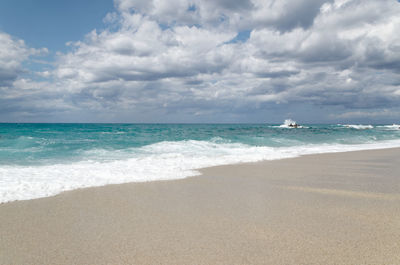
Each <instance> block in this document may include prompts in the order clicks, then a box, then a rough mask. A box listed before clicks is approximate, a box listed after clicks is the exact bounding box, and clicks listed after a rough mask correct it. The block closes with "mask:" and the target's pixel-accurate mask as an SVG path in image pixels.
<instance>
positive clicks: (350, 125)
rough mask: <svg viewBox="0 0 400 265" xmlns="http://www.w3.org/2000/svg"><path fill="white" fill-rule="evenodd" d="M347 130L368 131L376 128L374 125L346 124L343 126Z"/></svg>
mask: <svg viewBox="0 0 400 265" xmlns="http://www.w3.org/2000/svg"><path fill="white" fill-rule="evenodd" d="M342 126H344V127H346V128H351V129H356V130H366V129H373V128H374V126H372V125H362V124H344V125H342Z"/></svg>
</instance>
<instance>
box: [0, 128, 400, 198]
mask: <svg viewBox="0 0 400 265" xmlns="http://www.w3.org/2000/svg"><path fill="white" fill-rule="evenodd" d="M395 146H396V147H397V146H400V130H399V126H398V125H373V126H358V125H350V126H346V125H336V124H335V125H322V124H311V125H304V128H298V129H293V128H286V127H284V126H280V125H279V124H0V184H1V187H0V202H1V201H10V200H16V199H30V198H37V197H43V196H49V195H54V194H57V193H59V192H61V191H63V190H70V189H74V188H79V187H89V186H98V185H105V184H109V183H123V182H130V181H152V180H159V179H176V178H183V177H188V176H193V175H196V174H197V172H196V171H195V170H196V169H198V168H200V167H205V166H213V165H220V164H229V163H240V162H253V161H259V160H266V159H271V160H272V159H280V158H285V157H295V156H299V155H303V154H311V153H324V152H337V151H350V150H363V149H374V148H387V147H395Z"/></svg>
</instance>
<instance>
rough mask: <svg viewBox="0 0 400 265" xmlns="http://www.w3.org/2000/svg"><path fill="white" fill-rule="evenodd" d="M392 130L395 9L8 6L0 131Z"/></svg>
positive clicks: (298, 3)
mask: <svg viewBox="0 0 400 265" xmlns="http://www.w3.org/2000/svg"><path fill="white" fill-rule="evenodd" d="M288 118H291V119H294V120H297V121H298V122H300V123H345V122H346V123H350V122H351V123H400V3H399V2H398V1H396V0H379V1H377V0H279V1H276V0H168V1H167V0H114V1H112V0H87V1H78V0H69V1H66V0H65V1H64V0H59V1H52V0H2V1H0V122H127V123H131V122H132V123H143V122H144V123H148V122H150V123H165V122H167V123H243V122H245V123H281V122H282V121H283V120H284V119H288Z"/></svg>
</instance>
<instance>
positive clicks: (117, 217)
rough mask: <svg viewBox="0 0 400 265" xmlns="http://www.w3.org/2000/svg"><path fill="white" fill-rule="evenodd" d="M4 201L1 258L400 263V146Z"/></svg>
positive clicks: (0, 214) (72, 261) (8, 261)
mask: <svg viewBox="0 0 400 265" xmlns="http://www.w3.org/2000/svg"><path fill="white" fill-rule="evenodd" d="M202 173H203V176H199V177H193V178H187V179H183V180H174V181H158V182H149V183H131V184H122V185H110V186H105V187H99V188H89V189H82V190H76V191H71V192H65V193H62V194H60V195H58V196H55V197H50V198H43V199H36V200H30V201H19V202H12V203H5V204H1V205H0V264H296V265H299V264H400V149H386V150H374V151H358V152H348V153H335V154H321V155H309V156H303V157H300V158H294V159H285V160H278V161H266V162H260V163H249V164H240V165H230V166H219V167H214V168H207V169H203V170H202Z"/></svg>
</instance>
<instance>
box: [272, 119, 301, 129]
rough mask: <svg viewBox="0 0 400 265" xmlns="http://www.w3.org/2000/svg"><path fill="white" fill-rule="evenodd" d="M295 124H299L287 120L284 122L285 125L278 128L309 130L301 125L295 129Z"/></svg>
mask: <svg viewBox="0 0 400 265" xmlns="http://www.w3.org/2000/svg"><path fill="white" fill-rule="evenodd" d="M294 124H297V123H296V121H294V120H291V119H287V120H285V121H284V122H283V124H282V125H279V126H278V127H280V128H288V129H294V128H297V129H298V128H308V127H304V126H301V125H298V124H297V127H294V126H293V125H294Z"/></svg>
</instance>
